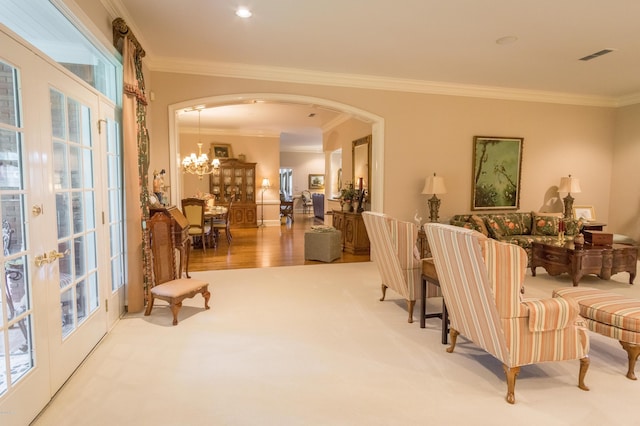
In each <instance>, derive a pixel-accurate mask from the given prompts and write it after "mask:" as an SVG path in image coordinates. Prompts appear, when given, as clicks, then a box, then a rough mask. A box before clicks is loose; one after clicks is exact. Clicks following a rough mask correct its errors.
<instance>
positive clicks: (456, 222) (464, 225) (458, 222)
mask: <svg viewBox="0 0 640 426" xmlns="http://www.w3.org/2000/svg"><path fill="white" fill-rule="evenodd" d="M449 223H450V224H451V225H453V226H459V227H461V228H466V229H473V230H474V231H480V230H479V229H478V228H477V226H476V224H475V223H473V222H463V221H461V220H452V221H450V222H449Z"/></svg>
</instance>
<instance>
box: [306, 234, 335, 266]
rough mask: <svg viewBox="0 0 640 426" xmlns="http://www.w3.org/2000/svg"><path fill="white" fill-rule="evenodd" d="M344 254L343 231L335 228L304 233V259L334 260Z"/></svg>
mask: <svg viewBox="0 0 640 426" xmlns="http://www.w3.org/2000/svg"><path fill="white" fill-rule="evenodd" d="M340 256H342V233H341V232H340V231H338V230H337V229H333V228H322V229H317V230H316V229H312V230H310V231H306V232H305V233H304V259H305V260H319V261H321V262H333V261H334V260H336V259H338V258H340Z"/></svg>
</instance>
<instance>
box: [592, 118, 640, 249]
mask: <svg viewBox="0 0 640 426" xmlns="http://www.w3.org/2000/svg"><path fill="white" fill-rule="evenodd" d="M639 162H640V105H632V106H628V107H624V108H620V109H619V110H618V111H617V114H616V137H615V144H614V149H613V165H614V166H613V173H612V179H611V188H612V189H611V200H610V202H611V204H610V210H609V211H610V214H609V220H608V223H609V225H610V226H609V227H608V229H610V230H611V232H616V233H620V234H624V235H628V236H630V237H632V238H634V239H635V240H640V166H639V165H638V163H639ZM596 214H598V211H597V210H596Z"/></svg>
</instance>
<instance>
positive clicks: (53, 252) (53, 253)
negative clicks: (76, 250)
mask: <svg viewBox="0 0 640 426" xmlns="http://www.w3.org/2000/svg"><path fill="white" fill-rule="evenodd" d="M69 253H71V250H69V249H66V250H65V251H63V252H62V253H60V252H59V251H58V250H51V251H50V252H49V262H53V261H54V260H57V259H62V258H63V257H65V256H66V255H68V254H69Z"/></svg>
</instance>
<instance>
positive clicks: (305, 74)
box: [147, 58, 637, 107]
mask: <svg viewBox="0 0 640 426" xmlns="http://www.w3.org/2000/svg"><path fill="white" fill-rule="evenodd" d="M147 66H148V67H149V69H150V70H152V71H158V72H169V73H179V74H195V75H207V76H216V77H229V78H244V79H254V80H268V81H279V82H287V83H300V84H314V85H323V86H338V87H351V88H361V89H374V90H389V91H394V92H410V93H422V94H434V95H448V96H464V97H474V98H484V99H500V100H512V101H524V102H543V103H555V104H567V105H581V106H594V107H616V106H618V105H619V103H620V100H619V99H616V98H611V97H604V96H588V95H577V94H571V93H559V92H546V91H536V90H523V89H512V88H505V87H492V86H480V85H469V84H454V83H444V82H434V81H424V80H411V79H399V78H385V77H377V76H367V75H355V74H340V73H328V72H319V71H308V70H301V69H294V68H282V67H265V66H255V65H247V64H237V63H223V62H204V61H185V60H183V59H176V58H149V61H147ZM633 99H636V97H634V98H633ZM636 100H637V99H636Z"/></svg>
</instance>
